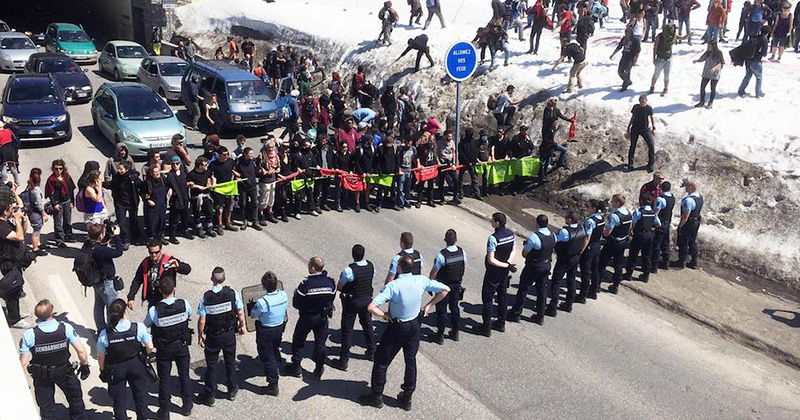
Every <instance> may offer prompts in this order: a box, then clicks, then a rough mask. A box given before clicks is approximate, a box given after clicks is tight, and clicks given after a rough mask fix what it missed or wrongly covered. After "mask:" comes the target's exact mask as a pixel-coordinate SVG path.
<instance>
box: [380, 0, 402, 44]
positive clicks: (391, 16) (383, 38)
mask: <svg viewBox="0 0 800 420" xmlns="http://www.w3.org/2000/svg"><path fill="white" fill-rule="evenodd" d="M378 19H380V20H381V33H380V35H378V44H379V45H384V44H385V45H392V29H393V28H394V24H395V23H397V21H398V20H399V19H400V17H399V16H398V15H397V12H396V11H395V10H394V9H393V8H392V2H390V1H385V2H383V8H382V9H381V10H380V12H378Z"/></svg>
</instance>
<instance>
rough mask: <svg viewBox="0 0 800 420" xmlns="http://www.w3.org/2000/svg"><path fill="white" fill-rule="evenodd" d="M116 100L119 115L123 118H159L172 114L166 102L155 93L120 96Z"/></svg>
mask: <svg viewBox="0 0 800 420" xmlns="http://www.w3.org/2000/svg"><path fill="white" fill-rule="evenodd" d="M117 101H118V102H119V116H120V118H122V119H123V120H161V119H164V118H169V117H172V116H173V114H172V110H171V109H170V108H169V106H168V105H167V104H166V102H164V101H163V100H162V99H161V97H159V96H158V95H156V94H155V93H153V94H152V95H132V96H126V97H121V98H117Z"/></svg>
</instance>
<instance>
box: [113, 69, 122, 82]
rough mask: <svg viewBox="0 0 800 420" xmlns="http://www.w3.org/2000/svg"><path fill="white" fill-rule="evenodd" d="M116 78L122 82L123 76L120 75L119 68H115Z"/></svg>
mask: <svg viewBox="0 0 800 420" xmlns="http://www.w3.org/2000/svg"><path fill="white" fill-rule="evenodd" d="M114 80H116V81H118V82H121V81H122V76H120V75H119V69H114Z"/></svg>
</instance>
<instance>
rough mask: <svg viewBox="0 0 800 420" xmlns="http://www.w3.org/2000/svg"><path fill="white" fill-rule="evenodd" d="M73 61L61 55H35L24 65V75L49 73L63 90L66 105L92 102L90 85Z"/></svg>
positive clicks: (83, 70) (83, 71) (83, 72)
mask: <svg viewBox="0 0 800 420" xmlns="http://www.w3.org/2000/svg"><path fill="white" fill-rule="evenodd" d="M85 72H86V69H81V68H80V67H79V66H78V65H77V64H75V61H73V60H72V59H71V58H69V57H67V56H66V55H64V54H61V53H48V52H45V53H36V54H33V55H31V57H30V58H29V59H28V63H27V64H25V73H50V74H52V75H53V76H54V77H55V78H56V80H57V81H58V84H59V85H60V86H61V89H63V93H64V100H66V101H67V103H83V102H89V101H91V100H92V83H91V82H90V81H89V78H88V77H86V74H85Z"/></svg>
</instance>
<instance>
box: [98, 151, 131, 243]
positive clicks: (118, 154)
mask: <svg viewBox="0 0 800 420" xmlns="http://www.w3.org/2000/svg"><path fill="white" fill-rule="evenodd" d="M123 161H124V162H129V163H130V164H131V168H133V158H131V157H130V155H129V154H128V148H127V147H126V146H125V143H117V145H116V146H114V154H113V155H112V156H111V157H110V158H108V160H107V161H106V169H105V171H104V172H103V179H105V180H106V181H110V180H111V179H113V177H114V175H115V174H116V173H117V167H118V165H119V163H120V162H123ZM122 239H123V241H124V240H125V238H124V237H123V238H122Z"/></svg>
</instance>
